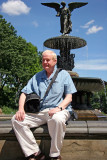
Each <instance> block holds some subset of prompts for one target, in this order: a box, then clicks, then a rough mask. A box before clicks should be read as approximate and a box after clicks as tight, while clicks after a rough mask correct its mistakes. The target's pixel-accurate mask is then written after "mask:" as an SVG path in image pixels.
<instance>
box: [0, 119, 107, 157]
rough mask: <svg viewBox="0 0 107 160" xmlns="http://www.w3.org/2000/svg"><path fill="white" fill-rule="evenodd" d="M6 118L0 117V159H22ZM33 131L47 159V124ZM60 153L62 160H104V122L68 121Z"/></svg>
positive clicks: (106, 143)
mask: <svg viewBox="0 0 107 160" xmlns="http://www.w3.org/2000/svg"><path fill="white" fill-rule="evenodd" d="M5 119H6V118H5ZM9 119H10V117H8V118H7V120H0V160H22V159H24V155H23V153H22V151H21V148H20V146H19V143H18V141H17V139H16V137H15V134H14V132H13V130H12V125H11V121H10V120H9ZM32 132H33V133H34V136H35V139H37V143H38V144H39V146H40V148H41V150H42V152H43V153H45V155H46V157H47V159H48V154H49V148H50V136H49V133H48V128H47V125H43V126H41V127H38V128H33V129H32ZM61 155H62V157H63V160H67V159H69V160H72V159H73V160H107V121H68V123H67V128H66V134H65V139H64V143H63V148H62V150H61Z"/></svg>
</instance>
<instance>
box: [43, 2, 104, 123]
mask: <svg viewBox="0 0 107 160" xmlns="http://www.w3.org/2000/svg"><path fill="white" fill-rule="evenodd" d="M41 4H42V5H45V6H47V7H51V8H54V9H55V10H56V11H57V15H56V16H60V26H61V30H60V32H61V33H62V35H61V36H58V37H52V38H49V39H47V40H46V41H45V42H44V46H45V47H48V48H51V49H58V50H60V56H59V55H58V56H57V59H58V63H57V67H58V68H63V69H65V70H67V71H68V72H69V74H70V75H71V77H72V79H73V81H74V84H75V86H76V88H77V91H78V92H77V93H75V94H73V100H72V106H73V109H74V110H75V111H76V112H77V114H78V120H99V119H100V120H101V119H103V120H104V119H106V116H104V115H103V114H102V113H101V112H100V111H98V110H94V109H93V108H92V106H91V104H90V97H91V96H92V92H98V91H101V90H102V89H104V85H103V81H102V80H101V79H100V78H89V77H88V78H87V77H79V75H78V73H76V72H73V71H72V69H73V68H74V66H75V65H74V58H75V54H70V50H72V49H77V48H81V47H84V46H86V45H87V42H86V41H85V40H84V39H82V38H79V37H74V36H70V35H69V33H70V32H71V31H72V22H71V20H70V16H71V12H72V11H73V10H74V9H76V8H79V7H82V6H84V5H87V4H88V3H83V2H72V3H69V4H68V6H69V7H68V8H66V3H65V2H61V5H62V7H60V4H59V3H55V2H52V3H41Z"/></svg>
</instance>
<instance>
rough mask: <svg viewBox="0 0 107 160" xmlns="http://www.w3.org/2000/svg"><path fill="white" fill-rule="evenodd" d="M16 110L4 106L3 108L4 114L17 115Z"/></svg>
mask: <svg viewBox="0 0 107 160" xmlns="http://www.w3.org/2000/svg"><path fill="white" fill-rule="evenodd" d="M16 111H17V110H16V109H13V108H11V107H6V106H3V107H2V112H3V113H4V114H15V113H16Z"/></svg>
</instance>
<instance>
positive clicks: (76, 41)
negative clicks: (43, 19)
mask: <svg viewBox="0 0 107 160" xmlns="http://www.w3.org/2000/svg"><path fill="white" fill-rule="evenodd" d="M63 40H64V41H65V42H66V45H65V46H64V42H63ZM55 41H56V42H55ZM55 43H56V46H55ZM58 43H59V44H62V46H64V47H67V43H69V44H68V48H69V49H78V48H81V47H84V46H86V45H87V42H86V41H85V40H84V39H83V38H80V37H76V36H70V35H61V36H57V37H52V38H49V39H47V40H46V41H45V42H44V43H43V44H44V46H45V47H48V48H51V49H59V50H60V46H58V45H57V44H58Z"/></svg>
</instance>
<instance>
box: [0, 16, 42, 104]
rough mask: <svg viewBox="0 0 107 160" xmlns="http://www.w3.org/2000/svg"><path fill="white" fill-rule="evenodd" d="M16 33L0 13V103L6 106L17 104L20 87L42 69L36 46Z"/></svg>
mask: <svg viewBox="0 0 107 160" xmlns="http://www.w3.org/2000/svg"><path fill="white" fill-rule="evenodd" d="M16 33H17V32H16V30H15V28H14V27H13V26H12V25H11V24H10V23H7V21H6V20H5V19H3V17H2V16H1V15H0V104H1V105H7V106H9V105H10V104H11V105H12V106H15V105H16V104H17V99H18V96H19V93H20V90H21V89H22V87H23V86H24V85H25V84H26V83H27V81H28V79H30V78H31V77H32V75H34V74H35V73H37V72H39V71H40V70H42V66H41V62H40V60H41V57H40V53H38V51H37V47H35V46H34V45H32V44H31V43H27V42H26V40H25V39H23V38H22V37H21V36H17V34H16ZM9 93H11V94H9ZM9 95H10V97H9ZM11 96H13V99H12V97H11ZM10 101H13V102H14V103H10Z"/></svg>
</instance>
